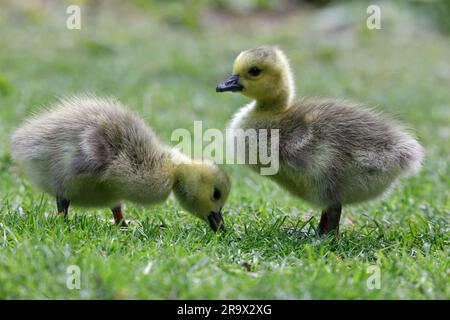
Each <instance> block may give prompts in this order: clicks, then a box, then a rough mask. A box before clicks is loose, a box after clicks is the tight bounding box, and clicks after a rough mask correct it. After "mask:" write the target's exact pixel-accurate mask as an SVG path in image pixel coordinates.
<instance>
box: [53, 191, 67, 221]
mask: <svg viewBox="0 0 450 320" xmlns="http://www.w3.org/2000/svg"><path fill="white" fill-rule="evenodd" d="M69 204H70V201H69V200H67V199H65V198H63V197H62V196H56V207H57V208H58V214H60V215H62V216H63V217H64V219H67V213H68V212H69Z"/></svg>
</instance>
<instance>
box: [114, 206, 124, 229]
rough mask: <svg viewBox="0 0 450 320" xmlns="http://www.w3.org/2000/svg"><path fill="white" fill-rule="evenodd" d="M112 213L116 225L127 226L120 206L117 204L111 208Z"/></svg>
mask: <svg viewBox="0 0 450 320" xmlns="http://www.w3.org/2000/svg"><path fill="white" fill-rule="evenodd" d="M111 210H112V213H113V216H114V221H115V222H116V225H118V226H121V227H128V224H127V222H126V221H125V219H124V218H123V214H122V207H121V206H120V205H119V206H118V207H115V208H112V209H111Z"/></svg>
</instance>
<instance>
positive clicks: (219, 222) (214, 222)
mask: <svg viewBox="0 0 450 320" xmlns="http://www.w3.org/2000/svg"><path fill="white" fill-rule="evenodd" d="M208 221H209V225H210V226H211V229H213V230H214V232H217V230H219V229H220V231H222V232H225V224H224V222H223V218H222V212H221V210H219V212H211V214H210V215H209V216H208Z"/></svg>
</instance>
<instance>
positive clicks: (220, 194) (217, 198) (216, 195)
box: [213, 188, 222, 200]
mask: <svg viewBox="0 0 450 320" xmlns="http://www.w3.org/2000/svg"><path fill="white" fill-rule="evenodd" d="M221 196H222V193H221V192H220V190H219V189H217V188H214V193H213V199H214V200H219V199H220V197H221Z"/></svg>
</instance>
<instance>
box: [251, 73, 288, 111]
mask: <svg viewBox="0 0 450 320" xmlns="http://www.w3.org/2000/svg"><path fill="white" fill-rule="evenodd" d="M282 83H283V84H282V85H281V86H280V87H278V88H277V89H276V90H273V91H270V92H268V94H267V95H264V96H262V97H258V98H257V99H255V107H256V109H257V110H261V111H267V110H270V111H282V110H284V109H287V108H289V107H290V105H291V104H292V101H293V100H294V86H293V84H292V80H291V79H290V77H288V78H287V79H285V80H284V81H282Z"/></svg>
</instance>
